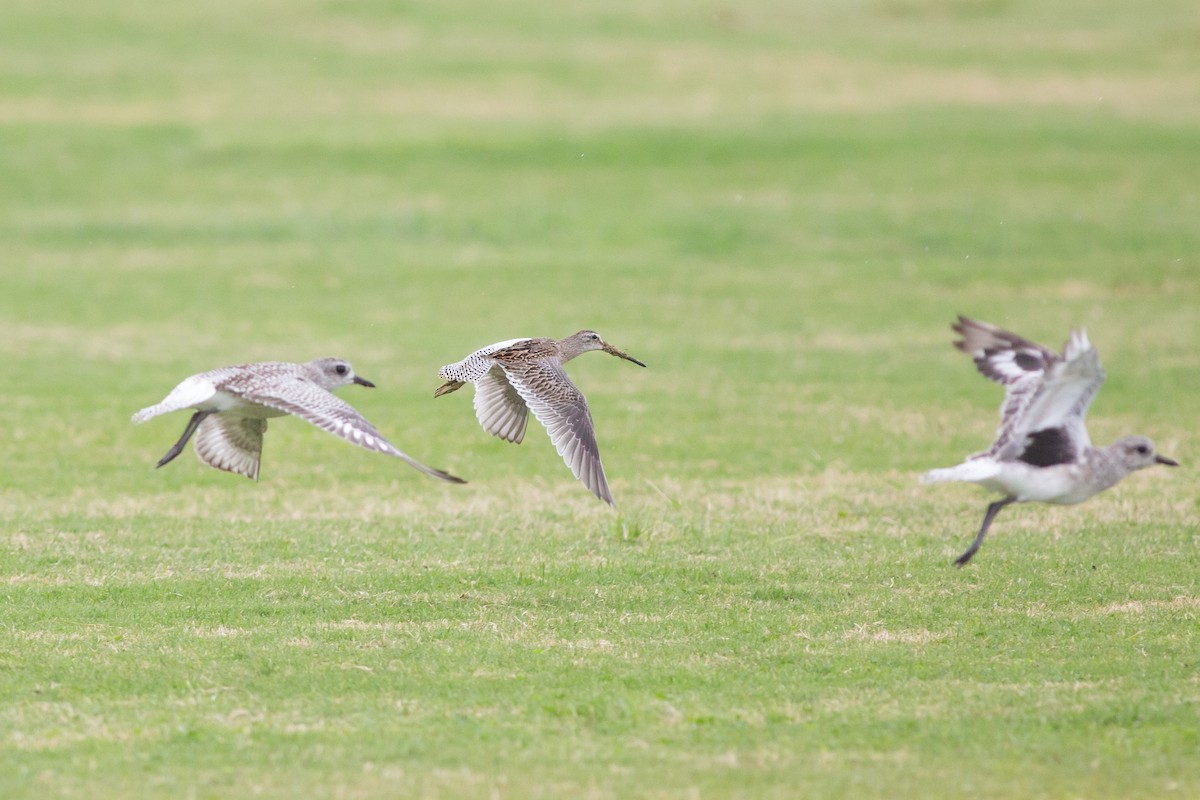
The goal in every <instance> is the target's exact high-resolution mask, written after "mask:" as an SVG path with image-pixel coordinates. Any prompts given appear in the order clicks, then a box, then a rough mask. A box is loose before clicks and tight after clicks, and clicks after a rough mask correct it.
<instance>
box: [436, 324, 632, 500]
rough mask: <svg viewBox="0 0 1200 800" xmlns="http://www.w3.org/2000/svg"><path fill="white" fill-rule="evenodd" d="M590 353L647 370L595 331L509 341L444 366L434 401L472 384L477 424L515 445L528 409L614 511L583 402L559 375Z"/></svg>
mask: <svg viewBox="0 0 1200 800" xmlns="http://www.w3.org/2000/svg"><path fill="white" fill-rule="evenodd" d="M591 350H603V351H604V352H606V353H609V354H611V355H614V356H617V357H618V358H623V359H625V360H626V361H632V362H633V363H634V364H637V365H638V366H641V367H644V366H646V365H645V364H643V363H642V362H641V361H638V360H637V359H636V358H634V357H633V356H631V355H629V354H628V353H625V352H622V351H621V350H618V349H617V348H615V347H613V346H612V345H611V344H609V343H607V342H605V341H604V340H603V339H601V338H600V334H598V333H596V332H595V331H579V332H578V333H576V334H574V335H572V336H568V337H567V338H565V339H509V340H507V341H504V342H497V343H496V344H492V345H488V346H487V347H484V348H482V349H480V350H476V351H475V352H474V353H472V354H471V355H469V356H467V357H466V358H464V359H463V360H462V361H459V362H457V363H455V364H447V365H446V366H444V367H442V369H441V370H440V372H439V373H438V375H439V376H440V377H441V378H442V379H443V380H444V381H446V382H445V383H444V384H442V385H441V386H440V387H438V389H437V391H435V392H434V393H433V396H434V397H441V396H442V395H444V394H449V393H450V392H453V391H455V390H457V389H459V388H461V387H462V386H463V385H464V384H466V383H473V384H475V416H476V417H477V418H478V419H479V424H480V425H482V426H483V429H484V430H485V431H487V432H488V433H490V434H492V435H493V436H498V437H499V438H501V439H503V440H505V441H506V442H513V443H515V444H520V443H521V440H522V439H523V438H524V437H525V424H526V422H527V421H528V412H529V411H531V410H532V411H533V415H534V416H535V417H537V418H538V422H541V423H542V425H544V426H545V427H546V431H547V432H548V433H549V434H550V441H552V442H553V443H554V447H555V449H556V450H558V454H559V455H560V456H562V457H563V461H565V462H566V463H567V466H568V467H570V468H571V472H572V473H574V475H575V477H576V478H578V479H579V480H580V481H582V483H583V485H584V486H586V487H587V488H588V489H590V490H591V491H592V493H593V494H595V495H596V496H597V497H599V498H600V499H601V500H603V501H604V502H606V503H608V504H609V505H611V506H615V505H616V503H614V502H613V497H612V492H610V491H609V489H608V480H607V479H606V478H605V477H604V467H603V465H601V463H600V450H599V448H598V447H597V446H596V430H595V428H594V427H593V425H592V414H591V412H590V411H589V410H588V405H587V400H586V399H584V396H583V393H582V392H580V391H579V389H578V388H576V386H575V384H573V383H571V379H570V378H568V377H567V373H566V372H565V371H564V370H563V364H566V363H567V362H568V361H570V360H571V359H572V358H575V357H576V356H578V355H580V354H582V353H586V352H589V351H591Z"/></svg>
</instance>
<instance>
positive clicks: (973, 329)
mask: <svg viewBox="0 0 1200 800" xmlns="http://www.w3.org/2000/svg"><path fill="white" fill-rule="evenodd" d="M951 327H952V328H953V329H954V330H955V331H956V332H957V333H958V334H960V335H961V336H962V339H961V340H959V341H957V342H955V343H954V346H955V347H957V348H958V349H959V350H962V351H963V352H964V353H966V354H967V355H969V356H971V358H973V359H975V366H976V368H978V369H979V371H980V373H982V374H983V376H984V377H985V378H990V379H991V380H994V381H996V382H998V383H1002V384H1004V387H1005V395H1004V403H1003V405H1002V406H1001V407H1000V428H999V430H998V431H997V432H996V441H995V442H993V443H992V446H991V447H989V448H988V449H987V450H985V451H984V452H982V453H976V454H975V455H973V456H971V457H969V458H968V459H967V460H966V461H964V462H963V463H962V464H959V465H958V466H956V467H948V468H945V469H935V470H930V471H929V472H927V473H925V476H924V478H923V480H924V481H925V482H927V483H933V482H940V481H965V482H969V483H977V484H979V485H980V486H984V487H986V488H988V489H991V490H993V491H997V492H1003V493H1004V497H1002V498H1001V499H999V500H997V501H995V502H994V503H992V504H991V505H989V506H988V507H987V513H986V514H984V516H983V524H982V525H981V526H980V528H979V533H978V535H976V537H975V541H973V542H972V543H971V546H970V547H968V548H967V550H966V552H964V553H963V554H962V555H961V556H959V557H958V559H957V560H956V561H955V562H954V563H955V564H958V565H959V566H962V565H963V564H966V563H967V562H968V561H970V560H971V557H972V556H973V555H975V553H976V551H977V550H979V545H980V544H982V543H983V537H984V536H985V535H987V531H988V526H990V525H991V524H992V520H994V519H995V518H996V514H998V513H999V512H1000V509H1002V508H1004V507H1005V506H1006V505H1008V504H1010V503H1025V502H1030V501H1038V502H1042V503H1058V504H1062V505H1072V504H1075V503H1082V502H1083V501H1084V500H1087V499H1088V498H1089V497H1091V496H1092V495H1094V494H1096V493H1098V492H1102V491H1104V490H1105V489H1107V488H1109V487H1110V486H1114V485H1115V484H1117V483H1118V482H1119V481H1120V480H1121V479H1122V478H1124V477H1125V476H1126V475H1129V474H1130V473H1131V472H1135V471H1137V470H1139V469H1143V468H1145V467H1149V466H1153V465H1154V464H1166V465H1167V466H1169V467H1177V466H1179V464H1178V462H1176V461H1174V460H1172V459H1170V458H1167V457H1166V456H1161V455H1157V454H1156V453H1155V452H1154V444H1153V443H1152V442H1151V441H1150V440H1149V439H1147V438H1146V437H1145V436H1126V437H1124V438H1121V439H1118V440H1117V441H1115V442H1113V443H1112V444H1110V445H1108V446H1107V447H1093V446H1092V442H1091V440H1090V439H1089V438H1088V432H1087V428H1086V427H1085V425H1084V419H1083V418H1084V416H1085V415H1086V414H1087V409H1088V406H1089V405H1090V404H1091V402H1092V398H1093V397H1095V396H1096V392H1098V391H1099V390H1100V385H1101V384H1103V383H1104V370H1103V369H1102V368H1101V367H1100V356H1099V354H1098V353H1097V352H1096V348H1095V347H1093V346H1092V343H1091V342H1090V341H1088V337H1087V333H1086V332H1085V331H1082V330H1078V331H1072V333H1071V337H1070V338H1069V339H1068V340H1067V343H1066V346H1065V347H1064V348H1063V354H1062V355H1061V356H1060V355H1059V354H1058V353H1055V352H1054V351H1052V350H1049V349H1047V348H1045V347H1042V346H1041V345H1039V344H1034V343H1033V342H1031V341H1029V340H1028V339H1022V338H1021V337H1020V336H1017V335H1016V334H1013V333H1009V332H1008V331H1005V330H1001V329H1000V328H997V327H995V326H993V325H988V324H987V323H983V322H976V321H975V320H972V319H967V318H966V317H963V316H959V318H958V322H956V323H955V324H954V325H952V326H951Z"/></svg>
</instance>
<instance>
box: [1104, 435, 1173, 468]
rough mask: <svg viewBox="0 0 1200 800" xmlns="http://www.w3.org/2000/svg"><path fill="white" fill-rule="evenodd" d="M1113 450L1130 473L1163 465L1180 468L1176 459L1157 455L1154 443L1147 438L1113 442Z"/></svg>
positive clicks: (1126, 438) (1123, 439)
mask: <svg viewBox="0 0 1200 800" xmlns="http://www.w3.org/2000/svg"><path fill="white" fill-rule="evenodd" d="M1112 448H1113V449H1115V450H1116V451H1117V454H1118V455H1119V456H1120V458H1121V462H1122V463H1123V464H1124V465H1125V467H1126V468H1127V469H1128V470H1129V471H1130V472H1133V471H1134V470H1138V469H1145V468H1146V467H1152V466H1154V465H1155V464H1163V465H1165V466H1168V467H1178V466H1179V462H1178V461H1176V460H1175V459H1173V458H1167V457H1166V456H1161V455H1159V454H1158V453H1156V452H1155V451H1154V442H1152V441H1150V440H1149V439H1147V438H1146V437H1145V436H1126V437H1124V438H1122V439H1118V440H1117V441H1115V442H1113V444H1112Z"/></svg>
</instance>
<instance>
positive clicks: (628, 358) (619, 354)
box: [603, 342, 646, 367]
mask: <svg viewBox="0 0 1200 800" xmlns="http://www.w3.org/2000/svg"><path fill="white" fill-rule="evenodd" d="M603 350H604V352H606V353H608V354H609V355H614V356H616V357H617V358H623V359H625V360H626V361H632V362H633V363H635V364H637V365H638V366H639V367H644V366H646V365H645V364H643V363H642V362H640V361H638V360H637V359H636V358H634V357H633V356H631V355H629V353H626V352H625V351H623V350H618V349H617V348H615V347H613V346H612V345H611V344H608V343H607V342H605V343H604V346H603Z"/></svg>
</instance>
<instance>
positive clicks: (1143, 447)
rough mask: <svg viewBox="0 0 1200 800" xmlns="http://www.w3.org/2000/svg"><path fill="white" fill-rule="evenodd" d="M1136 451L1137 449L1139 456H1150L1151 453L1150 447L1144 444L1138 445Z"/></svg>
mask: <svg viewBox="0 0 1200 800" xmlns="http://www.w3.org/2000/svg"><path fill="white" fill-rule="evenodd" d="M1134 449H1135V450H1137V454H1138V455H1139V456H1144V455H1147V454H1149V452H1150V448H1149V447H1146V445H1144V444H1139V445H1138V446H1137V447H1135V448H1134Z"/></svg>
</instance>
